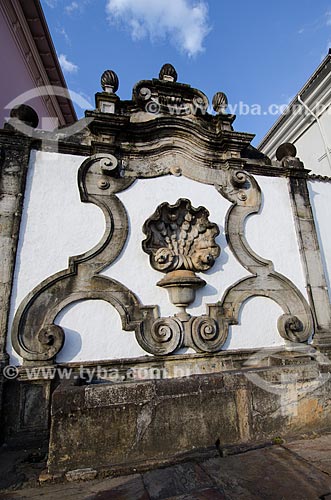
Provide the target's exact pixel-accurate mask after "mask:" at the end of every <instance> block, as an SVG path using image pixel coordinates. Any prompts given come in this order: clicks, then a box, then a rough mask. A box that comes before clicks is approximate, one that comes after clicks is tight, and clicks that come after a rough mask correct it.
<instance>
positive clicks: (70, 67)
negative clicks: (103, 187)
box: [59, 54, 78, 73]
mask: <svg viewBox="0 0 331 500" xmlns="http://www.w3.org/2000/svg"><path fill="white" fill-rule="evenodd" d="M59 62H60V64H61V68H62V69H63V71H64V72H65V73H76V72H77V71H78V66H77V65H76V64H74V63H72V62H70V61H68V59H67V56H66V55H65V54H60V55H59Z"/></svg>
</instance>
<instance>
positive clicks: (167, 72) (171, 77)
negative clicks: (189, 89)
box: [159, 63, 177, 82]
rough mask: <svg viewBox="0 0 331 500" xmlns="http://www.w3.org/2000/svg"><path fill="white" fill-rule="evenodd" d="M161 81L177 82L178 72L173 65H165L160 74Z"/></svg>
mask: <svg viewBox="0 0 331 500" xmlns="http://www.w3.org/2000/svg"><path fill="white" fill-rule="evenodd" d="M159 80H164V81H166V82H177V71H176V70H175V68H174V67H173V65H172V64H169V63H167V64H164V65H163V66H162V68H161V70H160V73H159Z"/></svg>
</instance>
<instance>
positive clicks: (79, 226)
mask: <svg viewBox="0 0 331 500" xmlns="http://www.w3.org/2000/svg"><path fill="white" fill-rule="evenodd" d="M84 159H85V158H84V157H78V156H71V155H61V154H58V153H44V152H34V153H33V154H32V156H31V161H30V168H29V174H28V180H27V187H26V196H25V202H24V210H23V218H22V225H21V232H20V240H19V248H18V255H17V262H16V268H15V284H14V289H13V296H12V306H11V316H10V323H12V320H13V316H14V312H15V311H16V310H17V308H18V306H19V304H20V302H21V301H22V300H23V298H24V297H25V295H26V294H27V293H29V292H30V291H31V290H32V289H33V287H34V286H36V285H37V284H38V283H39V282H40V281H42V280H43V279H45V278H46V277H48V276H50V275H52V274H54V273H56V272H58V271H60V270H62V269H65V268H67V265H68V257H69V256H72V255H76V254H81V253H83V252H85V251H86V250H89V249H90V248H92V247H93V246H94V245H95V244H96V243H97V242H98V241H99V240H100V238H101V236H102V234H103V231H104V227H105V224H104V218H103V214H102V212H101V210H100V209H99V208H98V207H96V206H94V205H92V204H86V203H81V201H80V197H79V192H78V187H77V172H78V169H79V166H80V165H81V163H82V162H83V161H84ZM256 179H257V181H258V183H259V185H260V187H261V190H262V192H263V206H262V210H261V213H260V214H258V215H253V216H251V217H250V218H249V219H248V221H247V224H246V236H247V240H248V242H249V244H250V245H251V247H252V249H253V250H254V251H255V252H256V253H258V254H259V255H261V256H262V257H264V258H267V259H270V260H272V261H273V262H274V265H275V269H276V270H277V271H278V272H280V273H283V274H284V275H286V276H287V277H288V278H289V279H291V280H292V281H293V282H294V283H295V284H296V286H297V287H298V288H299V289H300V290H301V291H302V292H303V293H304V295H305V296H306V292H305V285H304V278H303V273H302V267H301V261H300V255H299V251H298V245H297V241H296V235H295V229H294V224H293V218H292V212H291V207H290V201H289V196H288V189H287V181H286V179H278V178H272V177H262V176H256ZM118 196H119V198H120V199H121V201H122V202H123V203H124V205H125V207H126V209H127V212H128V215H129V221H130V229H129V238H128V241H127V243H126V245H125V247H124V250H123V252H122V253H121V255H120V256H119V258H118V259H117V260H116V261H115V262H114V264H113V265H111V266H110V267H108V268H106V269H105V270H104V271H103V274H105V275H107V276H110V277H113V278H115V279H117V280H118V281H121V282H122V283H124V284H125V285H126V286H128V287H129V288H130V289H131V290H132V291H133V292H134V293H135V294H136V295H137V296H138V297H139V299H140V300H141V302H142V303H144V304H146V305H147V304H150V305H152V304H157V305H159V307H160V310H161V313H162V315H164V316H165V315H172V314H173V313H174V312H175V308H174V306H172V305H171V304H170V302H169V300H168V295H167V292H166V291H165V290H164V289H161V288H159V287H157V286H156V282H157V281H159V280H160V279H161V278H162V277H163V274H162V273H159V272H157V271H155V270H153V269H152V268H151V266H150V265H149V257H148V256H147V255H146V254H145V253H144V252H143V251H142V248H141V242H142V240H143V239H144V234H143V232H142V226H143V223H144V222H145V220H146V219H147V218H148V217H149V216H150V215H151V214H152V213H153V212H154V211H155V209H156V207H157V206H158V205H159V204H160V203H162V202H164V201H167V202H169V203H175V202H176V201H177V199H178V198H181V197H182V198H189V199H190V200H191V202H192V205H193V206H195V207H198V206H199V205H203V206H205V207H206V208H208V210H209V212H210V220H211V221H212V222H217V223H218V224H219V226H220V236H219V237H218V239H217V241H218V244H219V245H220V246H221V249H222V251H221V256H220V257H219V258H218V259H217V261H216V264H215V266H214V267H213V268H212V269H211V270H210V271H209V272H208V273H205V274H204V276H203V277H204V279H205V280H206V281H207V283H208V284H207V286H206V287H204V288H203V289H201V290H199V291H198V292H197V297H196V300H195V302H194V304H193V305H192V307H191V308H190V309H189V312H190V313H191V314H202V313H204V312H205V304H208V303H214V302H216V301H218V300H220V299H221V298H222V295H223V293H224V291H225V290H226V288H227V287H228V286H230V285H231V284H233V283H234V282H236V281H237V280H238V279H240V278H243V277H244V276H247V274H248V273H247V271H246V270H245V269H244V268H243V267H242V266H241V265H240V264H239V263H238V262H237V260H236V259H235V257H234V256H233V255H232V253H231V251H230V249H229V248H228V246H227V244H226V239H225V236H224V220H225V214H226V212H227V210H228V208H229V206H230V203H229V202H228V201H227V200H225V199H224V198H223V197H222V196H221V195H220V194H219V193H217V191H216V190H215V189H214V187H212V186H208V185H204V184H200V183H197V182H194V181H191V180H189V179H186V178H184V177H179V178H178V177H173V176H165V177H159V178H156V179H147V180H138V181H136V182H135V183H134V184H133V185H132V186H131V187H130V188H129V189H127V190H126V191H124V192H122V193H119V195H118ZM281 313H282V311H281V309H280V307H279V306H278V305H277V304H275V303H274V302H272V301H271V300H270V299H266V298H254V299H251V300H249V301H248V302H247V303H246V304H245V305H244V307H243V310H242V314H241V318H240V325H238V326H233V327H231V328H230V335H229V338H228V341H227V343H226V345H225V348H226V349H241V348H245V349H246V348H256V347H267V346H275V345H282V344H283V339H282V338H281V337H280V335H279V334H278V331H277V326H276V325H277V319H278V317H279V315H280V314H281ZM56 322H57V323H58V324H60V325H61V326H62V327H63V328H64V330H65V334H66V341H65V345H64V347H63V349H62V351H61V352H60V353H59V355H58V357H57V360H58V361H62V362H64V361H88V360H101V359H116V358H130V357H137V356H142V355H145V354H146V353H145V352H144V351H143V350H142V349H141V348H140V346H139V345H138V344H137V342H136V340H135V336H134V333H133V332H124V331H122V328H121V322H120V318H119V315H118V313H117V312H116V310H115V309H113V308H112V306H110V305H109V304H107V303H105V302H102V301H100V300H95V301H82V302H79V303H76V304H72V305H71V306H68V307H67V308H66V309H65V310H64V311H62V312H61V313H60V314H59V315H58V317H57V320H56ZM8 352H10V354H11V356H12V362H16V363H17V362H20V360H19V358H18V357H17V355H16V354H15V352H13V349H12V347H11V344H10V340H9V339H8Z"/></svg>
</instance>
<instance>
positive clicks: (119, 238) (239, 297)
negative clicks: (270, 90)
mask: <svg viewBox="0 0 331 500" xmlns="http://www.w3.org/2000/svg"><path fill="white" fill-rule="evenodd" d="M162 169H164V171H165V172H166V173H168V170H167V169H168V166H167V165H165V166H164V167H163V166H162V161H161V160H160V170H159V175H162ZM182 171H183V175H186V176H187V177H189V178H191V179H193V180H196V181H198V182H205V183H207V184H211V185H214V186H215V187H216V189H217V190H218V192H219V193H220V194H221V195H222V196H224V197H225V198H226V199H228V200H229V201H230V202H231V207H230V209H229V210H228V213H227V216H226V222H225V233H226V238H227V241H228V244H229V247H230V249H231V250H232V252H233V254H234V255H235V257H236V258H237V260H238V261H239V262H240V263H241V264H242V266H243V267H244V268H245V269H246V270H247V271H249V273H250V276H248V277H247V276H246V277H245V278H243V279H242V280H240V281H238V282H237V283H235V284H234V285H232V286H230V287H229V288H228V289H227V290H226V292H225V293H224V296H223V298H222V300H221V302H219V303H216V304H210V305H208V306H207V311H206V314H204V315H202V316H200V317H192V316H190V315H189V314H188V313H187V312H186V307H187V306H188V305H189V304H190V303H191V302H192V301H193V300H194V293H195V289H196V288H199V287H203V286H204V285H205V284H206V283H205V281H204V280H202V279H201V278H200V277H198V276H196V275H195V272H203V271H205V270H207V269H209V268H211V266H212V265H213V263H214V261H215V259H216V258H217V257H218V255H219V253H220V249H219V247H218V245H217V244H216V243H215V238H216V236H217V235H218V227H217V225H216V224H215V223H211V222H210V221H209V220H208V216H209V213H208V211H207V210H206V209H205V208H204V207H199V208H194V207H192V205H191V203H190V201H189V200H186V199H180V200H178V202H177V203H176V204H175V205H169V204H167V203H163V204H162V205H160V206H159V207H158V208H157V210H156V211H155V213H154V214H153V215H152V216H151V217H150V218H149V219H148V221H146V224H145V226H144V230H145V233H146V239H145V241H144V243H143V248H144V250H145V251H146V252H147V253H148V254H149V255H150V261H151V265H152V266H153V267H154V268H155V269H157V270H159V271H161V272H164V273H166V276H165V277H164V278H163V279H162V280H161V281H159V283H158V285H159V286H162V287H165V288H167V290H168V291H169V295H170V298H171V300H172V302H173V303H174V304H175V305H176V306H177V307H179V312H178V313H177V314H176V315H175V316H173V317H171V318H161V317H160V316H159V311H158V307H157V306H155V305H146V306H145V305H143V304H141V302H140V301H139V299H138V298H137V296H136V295H135V294H134V292H132V291H131V290H129V289H128V288H127V287H125V286H124V285H122V284H121V283H119V282H118V281H115V280H113V279H111V278H108V277H105V276H102V275H100V274H99V273H100V272H101V271H102V270H103V269H104V268H105V267H107V266H109V265H110V264H111V263H112V262H114V261H115V259H116V258H117V257H118V256H119V255H120V253H121V252H122V250H123V248H124V245H125V242H126V239H127V236H128V219H127V214H126V211H125V208H124V206H123V204H122V202H121V201H120V199H119V198H118V197H117V196H116V193H118V192H120V191H122V190H124V189H126V188H127V187H129V186H130V185H131V184H132V183H133V182H134V181H135V176H127V177H125V175H124V172H122V169H121V164H120V162H119V161H118V160H117V159H116V158H115V157H114V156H113V155H108V154H97V155H94V156H92V157H91V158H89V159H87V160H86V161H84V162H83V164H82V165H81V167H80V169H79V173H78V185H79V190H80V196H81V200H82V202H84V203H93V204H95V205H97V206H98V207H99V208H100V209H101V210H102V211H103V213H104V216H105V221H106V230H105V233H104V235H103V237H102V239H101V241H100V242H99V243H98V244H97V245H96V246H95V247H94V248H92V249H91V250H89V251H87V252H86V253H84V254H82V255H77V256H74V257H70V259H69V266H68V269H66V270H63V271H60V272H58V273H56V274H54V275H53V276H50V277H49V278H47V279H46V280H44V281H43V282H42V283H40V284H39V285H38V286H37V287H36V288H35V289H34V290H32V292H31V293H30V294H29V295H28V296H27V297H26V298H25V299H24V300H23V302H22V303H21V305H20V306H19V308H18V310H17V313H16V315H15V318H14V322H13V327H12V342H13V346H14V348H15V350H16V351H17V353H18V354H19V355H21V356H22V358H23V359H24V362H25V363H38V362H39V363H47V362H48V363H52V362H53V360H54V358H55V357H56V355H57V353H58V352H59V351H60V349H61V348H62V346H63V342H64V331H63V329H62V328H61V327H60V326H57V325H55V324H54V321H55V319H56V317H57V315H58V314H59V313H60V311H62V310H63V309H64V308H65V307H66V306H67V305H69V304H71V303H73V302H76V301H79V300H90V299H98V300H105V301H107V302H108V303H109V304H111V305H112V306H113V307H114V308H115V309H116V310H117V311H118V313H119V315H120V317H121V321H122V328H123V329H124V330H126V331H134V332H135V335H136V339H137V342H138V343H139V344H140V346H141V347H142V348H143V349H144V350H145V351H147V352H149V353H151V354H155V355H167V354H171V353H174V352H175V351H176V350H178V349H179V348H181V347H184V346H187V347H192V348H193V349H195V350H196V351H198V352H216V351H219V350H220V349H221V348H222V346H223V344H224V343H225V341H226V339H227V336H228V330H229V325H231V324H236V323H238V321H239V313H240V309H241V307H242V305H243V303H244V302H245V301H246V300H248V299H249V298H250V297H254V296H263V297H269V298H270V299H272V300H274V301H275V302H276V303H277V304H279V305H280V307H281V308H282V310H283V315H282V316H281V317H280V318H279V320H278V330H279V333H280V335H281V336H282V337H283V338H284V339H286V340H288V341H291V342H305V341H307V339H308V338H309V337H310V335H311V334H312V333H313V319H312V314H311V311H310V308H309V306H308V304H307V301H306V300H305V298H304V297H303V295H302V294H301V292H300V291H299V290H298V289H297V288H296V287H295V285H294V284H293V283H292V282H291V281H290V280H289V279H287V278H286V277H285V276H283V275H281V274H279V273H277V272H276V271H275V270H274V266H273V263H272V262H271V261H269V260H266V259H263V258H262V257H260V256H259V255H257V254H256V253H255V252H254V251H253V250H252V249H251V248H250V246H249V244H248V242H247V240H246V238H245V231H244V228H245V222H246V219H247V217H248V216H250V215H251V214H256V213H258V211H259V209H260V206H261V192H260V188H259V186H258V184H257V182H256V180H255V179H254V177H253V176H252V175H250V174H248V173H247V172H245V171H243V170H242V169H240V168H233V167H227V168H223V169H218V170H214V169H207V168H204V167H201V168H200V167H195V168H194V169H185V166H182ZM142 177H143V175H142Z"/></svg>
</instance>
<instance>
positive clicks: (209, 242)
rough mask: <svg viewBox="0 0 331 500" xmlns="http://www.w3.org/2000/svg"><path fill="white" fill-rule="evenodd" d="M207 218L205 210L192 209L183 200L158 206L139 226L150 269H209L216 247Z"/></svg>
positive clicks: (215, 229)
mask: <svg viewBox="0 0 331 500" xmlns="http://www.w3.org/2000/svg"><path fill="white" fill-rule="evenodd" d="M208 217H209V212H208V210H207V209H206V208H204V207H198V208H194V207H192V205H191V202H190V201H189V200H187V199H183V198H181V199H179V200H178V201H177V203H175V204H174V205H170V204H169V203H166V202H165V203H162V204H161V205H160V206H159V207H158V208H157V209H156V211H155V212H154V214H153V215H152V216H151V217H150V218H149V219H147V221H146V222H145V224H144V227H143V231H144V233H145V234H146V236H147V238H146V239H145V240H144V241H143V243H142V246H143V250H144V251H145V252H146V253H147V254H149V255H150V262H151V266H152V267H153V268H154V269H156V270H157V271H162V272H165V273H168V272H170V271H177V270H187V271H193V272H201V271H207V270H208V269H210V268H211V267H212V266H213V264H214V262H215V259H216V258H217V257H218V256H219V254H220V247H219V246H218V245H217V243H216V242H215V238H216V236H218V234H219V229H218V226H217V224H215V223H212V222H210V221H209V219H208Z"/></svg>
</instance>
